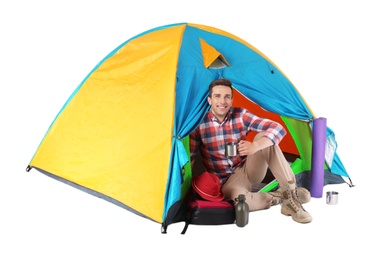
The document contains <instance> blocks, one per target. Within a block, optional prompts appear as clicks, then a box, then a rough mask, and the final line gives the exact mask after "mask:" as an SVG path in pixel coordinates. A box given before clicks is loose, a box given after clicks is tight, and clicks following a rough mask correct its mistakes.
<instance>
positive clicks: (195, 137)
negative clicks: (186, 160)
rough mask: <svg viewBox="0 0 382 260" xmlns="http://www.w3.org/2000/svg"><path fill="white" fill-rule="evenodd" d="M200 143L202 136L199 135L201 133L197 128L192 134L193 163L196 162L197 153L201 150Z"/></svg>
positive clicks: (191, 153) (191, 154)
mask: <svg viewBox="0 0 382 260" xmlns="http://www.w3.org/2000/svg"><path fill="white" fill-rule="evenodd" d="M199 144H200V137H199V134H198V132H197V130H195V131H194V132H192V133H191V134H190V157H191V165H193V164H194V161H195V158H196V155H197V154H198V151H199Z"/></svg>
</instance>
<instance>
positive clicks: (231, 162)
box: [190, 107, 286, 182]
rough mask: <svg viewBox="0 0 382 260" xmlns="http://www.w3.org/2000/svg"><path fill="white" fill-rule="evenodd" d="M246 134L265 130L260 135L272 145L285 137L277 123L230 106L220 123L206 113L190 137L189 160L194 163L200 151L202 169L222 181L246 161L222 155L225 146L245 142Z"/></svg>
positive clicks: (281, 127) (241, 157)
mask: <svg viewBox="0 0 382 260" xmlns="http://www.w3.org/2000/svg"><path fill="white" fill-rule="evenodd" d="M250 131H255V132H263V131H265V134H264V136H266V137H267V138H269V139H271V140H272V141H273V143H274V144H276V145H277V144H279V143H280V141H281V140H282V139H283V137H284V136H285V134H286V131H285V129H284V127H283V126H282V125H281V124H279V123H277V122H274V121H271V120H269V119H265V118H260V117H258V116H256V115H254V114H252V113H251V112H249V111H248V110H246V109H244V108H237V107H231V109H230V111H229V112H228V113H227V116H226V118H225V119H224V121H223V122H222V123H219V121H218V120H217V118H216V117H215V116H214V114H212V112H211V111H209V112H208V113H207V114H206V115H205V117H204V118H203V121H202V122H201V123H200V125H199V126H198V127H197V129H196V130H195V131H194V132H193V133H191V135H190V153H191V161H192V162H193V161H194V160H195V158H196V155H197V153H198V151H200V153H201V156H202V160H203V164H204V166H205V167H206V170H207V171H208V172H211V173H215V174H217V175H218V176H219V177H220V179H221V180H222V181H223V182H224V181H225V180H226V179H227V178H228V177H229V176H230V175H231V174H232V173H233V172H234V170H235V168H236V167H238V166H241V165H242V164H243V163H244V162H245V160H246V158H247V157H246V156H239V155H237V156H232V157H228V156H226V155H225V143H226V142H239V141H240V140H246V138H247V134H248V133H249V132H250Z"/></svg>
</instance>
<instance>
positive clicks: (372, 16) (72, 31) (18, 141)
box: [0, 0, 382, 259]
mask: <svg viewBox="0 0 382 260" xmlns="http://www.w3.org/2000/svg"><path fill="white" fill-rule="evenodd" d="M5 2H6V1H3V2H1V4H0V24H1V27H0V29H1V40H0V69H1V70H0V86H1V88H0V91H1V95H0V115H1V135H0V140H1V143H0V152H1V154H0V155H1V156H0V162H1V173H0V178H1V179H0V209H1V213H0V259H128V258H130V259H131V258H134V259H149V258H156V257H158V258H165V259H233V258H237V257H239V258H242V259H244V258H250V259H259V258H262V259H265V258H268V259H270V258H274V259H297V258H298V259H304V258H305V257H307V258H308V257H309V258H310V259H324V257H325V259H335V258H339V257H340V258H341V259H343V258H345V257H350V256H352V257H353V259H359V258H361V257H369V258H370V257H371V256H374V257H373V258H374V259H375V257H377V256H376V254H377V253H379V251H378V246H380V243H377V242H378V240H379V241H380V234H381V231H382V230H381V214H380V213H379V211H380V209H379V204H380V201H381V195H380V193H379V192H378V191H379V188H380V179H381V178H380V174H381V170H380V164H379V163H380V161H381V153H380V144H381V136H380V128H379V127H380V123H379V122H378V121H377V120H379V119H380V118H379V116H380V115H379V113H380V111H381V101H380V93H379V92H380V88H381V80H380V75H381V71H380V70H381V59H382V53H381V49H380V48H381V46H382V40H381V36H380V34H381V24H382V17H381V7H380V4H379V3H378V1H370V0H362V1H352V0H349V1H335V0H331V1H327V0H321V1H302V0H301V1H296V0H289V1H282V0H276V1H275V0H274V1H239V0H237V1H226V0H221V1H213V0H210V1H205V0H204V1H200V0H194V1H176V0H173V1H170V0H162V1H155V0H152V1H149V0H141V1H136V2H134V3H132V2H131V1H114V0H109V1H97V0H93V1H81V0H78V1H39V0H35V1H26V0H25V1H7V3H5ZM249 3H251V4H250V5H249ZM178 22H190V23H198V24H204V25H208V26H212V27H216V28H219V29H222V30H225V31H227V32H230V33H232V34H234V35H236V36H238V37H240V38H242V39H244V40H246V41H247V42H249V43H251V44H252V45H253V46H255V47H256V48H258V49H259V50H260V51H261V52H263V53H264V54H265V55H266V56H268V57H269V58H270V59H271V60H272V61H273V62H275V63H276V64H277V65H278V66H279V67H280V68H281V70H282V71H283V72H284V73H285V74H286V75H287V76H288V77H289V78H290V79H291V81H292V82H293V83H294V84H295V86H296V87H297V89H298V90H299V91H300V93H301V95H302V96H303V97H304V98H305V100H306V101H307V103H308V105H309V106H310V107H311V109H312V110H313V112H314V114H315V115H316V116H317V117H326V118H327V124H328V126H329V127H330V128H332V130H334V132H335V133H336V138H337V142H338V145H339V147H338V154H339V156H340V158H341V160H342V162H343V164H344V165H345V167H346V169H347V170H348V172H349V175H350V177H351V179H352V181H353V183H354V184H355V185H356V187H354V188H349V187H348V186H347V185H346V184H344V185H342V184H341V185H329V186H325V187H324V193H325V192H326V191H327V190H336V191H339V192H340V195H339V203H338V205H336V206H333V205H326V203H325V199H324V197H323V198H313V199H312V201H311V202H310V203H308V204H306V205H305V208H306V209H307V210H308V211H309V212H310V213H311V214H312V216H313V222H312V223H310V224H298V223H296V222H294V221H293V220H292V219H291V218H290V217H285V216H283V215H281V214H280V207H273V208H271V209H269V210H266V211H261V212H254V213H251V214H250V221H249V224H248V225H247V226H246V227H244V228H238V227H236V226H235V225H228V226H190V227H189V229H188V231H187V233H186V234H185V235H180V232H181V230H182V228H183V223H178V224H173V225H171V226H169V228H168V233H167V234H161V226H160V224H159V223H154V222H152V221H151V220H147V219H144V218H142V217H139V216H136V215H134V214H133V213H131V212H129V211H126V210H124V209H122V208H119V207H117V206H115V205H114V204H111V203H109V202H106V201H104V200H101V199H98V198H96V197H93V196H91V195H89V194H87V193H84V192H82V191H79V190H76V189H74V188H72V187H70V186H67V185H65V184H63V183H61V182H58V181H55V180H53V179H50V178H48V177H46V176H44V175H43V174H41V173H39V172H37V171H36V170H32V171H31V172H29V173H27V172H26V171H25V168H26V167H27V165H28V163H29V161H30V160H31V158H32V156H33V155H34V153H35V151H36V148H37V147H38V145H39V143H40V141H41V139H42V138H43V136H44V134H45V131H46V130H47V129H48V127H49V125H50V123H51V122H52V121H53V119H54V117H55V116H56V114H57V113H58V111H59V110H60V109H61V107H62V106H63V104H64V103H65V102H66V100H67V99H68V98H69V96H70V95H71V93H72V92H73V91H74V89H75V88H76V87H77V86H78V84H79V83H80V82H81V81H82V80H83V79H84V77H85V76H86V75H87V74H88V73H89V72H90V71H91V69H93V67H94V66H95V65H96V64H97V63H98V62H99V61H100V60H102V59H103V58H104V57H105V56H106V55H107V54H108V53H109V52H110V51H112V50H113V49H114V48H116V47H117V46H118V45H119V44H121V43H122V42H124V41H125V40H128V39H130V38H131V37H133V36H135V35H137V34H139V33H141V32H143V31H146V30H148V29H151V28H154V27H157V26H161V25H167V24H172V23H178ZM377 91H378V92H377Z"/></svg>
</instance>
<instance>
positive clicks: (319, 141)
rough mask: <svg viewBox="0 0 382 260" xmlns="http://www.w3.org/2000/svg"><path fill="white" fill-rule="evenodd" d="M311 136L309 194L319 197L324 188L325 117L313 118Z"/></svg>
mask: <svg viewBox="0 0 382 260" xmlns="http://www.w3.org/2000/svg"><path fill="white" fill-rule="evenodd" d="M312 136H313V138H312V173H311V179H310V195H311V196H312V197H314V198H321V197H322V192H323V189H324V171H325V147H326V118H323V117H319V118H315V119H314V120H313V130H312Z"/></svg>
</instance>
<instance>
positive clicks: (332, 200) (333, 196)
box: [326, 191, 338, 205]
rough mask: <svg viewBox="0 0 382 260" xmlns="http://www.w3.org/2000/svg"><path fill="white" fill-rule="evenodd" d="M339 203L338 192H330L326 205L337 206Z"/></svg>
mask: <svg viewBox="0 0 382 260" xmlns="http://www.w3.org/2000/svg"><path fill="white" fill-rule="evenodd" d="M337 203H338V192H337V191H328V192H326V204H329V205H336V204H337Z"/></svg>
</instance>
